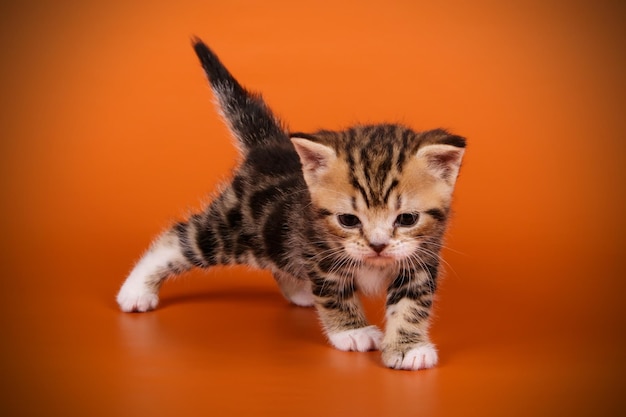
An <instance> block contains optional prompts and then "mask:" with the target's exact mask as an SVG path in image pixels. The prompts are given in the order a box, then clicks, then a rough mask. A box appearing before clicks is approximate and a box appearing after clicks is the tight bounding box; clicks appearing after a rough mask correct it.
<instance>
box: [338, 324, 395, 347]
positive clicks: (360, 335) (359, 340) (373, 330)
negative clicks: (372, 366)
mask: <svg viewBox="0 0 626 417" xmlns="http://www.w3.org/2000/svg"><path fill="white" fill-rule="evenodd" d="M328 339H329V340H330V343H331V344H332V345H333V346H334V347H336V348H337V349H339V350H346V351H357V352H367V351H369V350H378V349H380V344H381V342H382V340H383V332H381V331H380V330H379V329H378V327H376V326H367V327H361V328H359V329H350V330H344V331H342V332H337V333H331V334H329V335H328Z"/></svg>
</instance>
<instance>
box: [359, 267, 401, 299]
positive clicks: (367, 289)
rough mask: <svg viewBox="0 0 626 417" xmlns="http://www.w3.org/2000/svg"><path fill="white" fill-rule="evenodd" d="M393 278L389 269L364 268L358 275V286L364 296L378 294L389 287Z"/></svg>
mask: <svg viewBox="0 0 626 417" xmlns="http://www.w3.org/2000/svg"><path fill="white" fill-rule="evenodd" d="M392 276H393V271H392V270H391V269H389V268H375V267H363V268H361V270H360V271H359V273H358V274H357V277H356V286H357V288H358V289H359V290H360V291H362V292H363V293H364V294H367V295H373V294H378V293H379V292H380V291H382V290H384V289H386V288H387V287H388V286H389V284H390V281H391V277H392Z"/></svg>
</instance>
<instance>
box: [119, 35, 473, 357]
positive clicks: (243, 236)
mask: <svg viewBox="0 0 626 417" xmlns="http://www.w3.org/2000/svg"><path fill="white" fill-rule="evenodd" d="M194 49H195V51H196V53H197V55H198V57H199V58H200V61H201V63H202V66H203V68H204V70H205V72H206V73H207V76H208V78H209V82H210V85H211V87H212V89H213V92H214V95H215V97H216V99H217V104H218V108H219V109H220V111H221V113H222V115H223V117H224V119H225V120H226V123H227V124H228V126H229V128H230V130H231V131H232V133H233V136H234V137H235V138H236V139H237V144H238V146H239V148H240V150H241V153H242V156H243V162H242V163H241V165H240V166H239V167H238V169H237V170H236V172H235V174H234V177H233V179H232V181H231V182H230V183H229V184H227V185H226V186H224V188H223V189H222V191H221V193H220V194H219V195H218V196H217V197H216V198H215V199H214V200H213V201H212V203H211V204H210V205H209V206H208V207H207V208H206V209H205V210H204V211H202V212H200V213H197V214H194V215H191V216H190V217H189V218H187V219H186V220H185V221H181V222H179V223H177V224H175V225H174V226H173V227H172V228H170V229H169V230H167V231H166V232H165V233H164V234H163V235H161V236H160V237H159V238H157V240H155V242H154V243H153V245H152V247H151V248H150V249H149V250H148V251H147V252H146V254H145V255H144V257H143V258H142V259H141V260H140V261H139V262H138V264H137V265H136V266H135V268H134V269H133V271H132V272H131V274H130V275H129V276H128V278H127V280H126V281H125V283H124V284H123V286H122V288H121V289H120V292H119V294H118V298H117V300H118V303H119V305H120V307H121V309H122V310H124V311H147V310H150V309H153V308H155V307H156V305H157V303H158V290H159V288H160V286H161V284H162V283H163V282H164V280H165V279H166V278H168V277H171V276H174V275H177V274H180V273H182V272H184V271H186V270H188V269H191V268H193V267H200V268H209V267H211V266H214V265H235V264H245V265H251V266H255V267H259V268H266V269H269V270H270V271H272V272H273V274H274V276H275V278H276V281H277V283H278V284H279V286H280V288H281V290H282V292H283V294H284V295H285V297H286V298H288V299H289V300H290V301H292V302H293V303H294V304H297V305H301V306H309V305H314V306H315V307H316V309H317V311H318V313H319V316H320V319H321V323H322V326H323V328H324V331H325V332H326V334H327V336H328V338H329V341H330V342H331V343H332V344H333V345H334V346H335V347H337V348H339V349H343V350H361V351H362V350H370V349H381V350H382V352H383V356H382V357H383V362H384V363H385V365H387V366H389V367H392V368H404V369H421V368H425V367H431V366H433V365H434V364H435V363H436V360H437V355H436V351H435V350H434V346H433V345H432V344H431V343H430V341H429V338H428V324H429V318H430V312H431V308H432V303H433V295H434V293H435V290H436V288H437V277H438V269H439V252H440V248H441V239H442V237H443V234H444V231H445V227H446V223H447V219H448V216H449V212H450V200H451V196H452V191H453V188H454V184H455V181H456V177H457V174H458V170H459V167H460V164H461V159H462V156H463V150H464V147H465V140H464V139H463V138H462V137H459V136H455V135H452V134H450V133H448V132H446V131H444V130H440V129H437V130H431V131H427V132H415V131H413V130H411V129H409V128H408V127H405V126H402V125H397V124H377V125H366V126H354V127H352V128H349V129H346V130H343V131H326V130H324V131H319V132H315V133H312V134H305V133H289V132H288V131H287V129H286V128H285V127H284V125H283V124H282V123H281V122H280V121H279V120H278V118H277V117H276V116H274V115H273V113H272V112H271V110H270V109H269V108H268V107H267V105H266V104H265V102H264V101H263V100H262V98H261V96H259V95H257V94H253V93H250V92H248V91H247V90H246V89H245V88H243V87H242V86H241V85H240V84H239V83H238V82H237V81H236V80H235V79H234V78H233V77H232V75H231V74H230V73H229V72H228V70H227V69H226V68H225V67H224V66H223V65H222V64H221V62H220V61H219V60H218V58H217V56H216V55H215V54H214V53H213V52H212V51H211V50H210V49H209V48H208V47H207V46H206V45H205V44H204V43H202V42H201V41H200V40H195V41H194ZM381 288H387V326H386V331H385V333H384V334H383V333H382V332H380V331H379V330H378V329H376V328H375V327H374V326H370V325H369V323H368V321H367V319H366V317H365V315H364V313H363V310H362V308H361V304H360V301H359V297H358V294H359V293H362V292H365V293H367V292H375V291H377V290H378V289H381Z"/></svg>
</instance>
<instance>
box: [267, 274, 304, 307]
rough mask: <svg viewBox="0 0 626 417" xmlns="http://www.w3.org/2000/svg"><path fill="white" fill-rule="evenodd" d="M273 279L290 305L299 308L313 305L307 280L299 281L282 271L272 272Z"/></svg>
mask: <svg viewBox="0 0 626 417" xmlns="http://www.w3.org/2000/svg"><path fill="white" fill-rule="evenodd" d="M274 279H276V282H277V283H278V286H279V287H280V291H281V292H282V293H283V295H284V296H285V298H286V299H287V300H289V301H290V302H291V303H293V304H295V305H297V306H300V307H311V306H312V305H313V293H312V292H311V282H310V281H309V280H307V279H299V278H296V277H294V276H293V275H291V274H288V273H286V272H282V271H275V272H274Z"/></svg>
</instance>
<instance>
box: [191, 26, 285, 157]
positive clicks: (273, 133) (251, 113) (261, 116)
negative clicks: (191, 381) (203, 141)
mask: <svg viewBox="0 0 626 417" xmlns="http://www.w3.org/2000/svg"><path fill="white" fill-rule="evenodd" d="M193 48H194V50H195V51H196V55H198V58H199V59H200V62H201V63H202V68H204V71H205V73H206V75H207V77H208V78H209V83H210V85H211V89H212V90H213V94H215V97H216V98H217V102H218V104H219V110H220V112H221V114H222V116H223V117H224V119H225V120H226V123H227V125H228V127H229V129H230V131H231V132H232V134H233V135H234V136H235V137H236V138H237V141H238V142H239V145H240V146H241V148H242V150H243V151H244V152H247V150H248V149H250V148H252V147H255V146H259V145H264V144H266V145H267V144H271V143H277V142H288V141H289V138H288V135H287V132H286V129H285V128H284V127H283V126H282V123H281V122H280V120H279V119H278V118H277V117H276V116H274V114H273V113H272V111H271V110H270V108H269V107H268V106H267V104H265V102H264V101H263V98H262V97H261V95H260V94H255V93H252V92H249V91H248V90H246V89H245V88H244V87H242V86H241V84H239V82H237V80H236V79H235V78H234V77H233V76H232V74H231V73H230V72H229V71H228V70H227V69H226V67H224V65H223V64H222V63H221V62H220V60H219V58H218V57H217V55H215V53H214V52H213V51H212V50H211V49H210V48H209V47H208V46H207V45H206V44H205V43H204V42H202V40H200V39H199V38H194V39H193Z"/></svg>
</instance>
